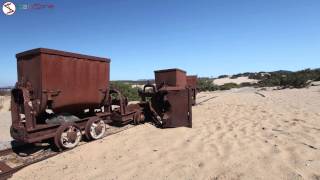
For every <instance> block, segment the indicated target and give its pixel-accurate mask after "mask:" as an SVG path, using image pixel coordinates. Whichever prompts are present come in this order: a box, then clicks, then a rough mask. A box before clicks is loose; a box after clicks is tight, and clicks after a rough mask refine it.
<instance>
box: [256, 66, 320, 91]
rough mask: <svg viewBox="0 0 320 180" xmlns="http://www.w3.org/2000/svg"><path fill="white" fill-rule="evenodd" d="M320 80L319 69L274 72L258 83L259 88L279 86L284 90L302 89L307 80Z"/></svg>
mask: <svg viewBox="0 0 320 180" xmlns="http://www.w3.org/2000/svg"><path fill="white" fill-rule="evenodd" d="M317 79H320V70H319V69H314V70H311V69H305V70H302V71H297V72H290V71H275V72H271V73H270V76H267V77H266V78H265V79H263V80H261V81H260V82H259V86H262V87H264V86H281V87H284V88H291V87H293V88H303V87H306V86H307V85H308V84H309V82H308V81H309V80H317Z"/></svg>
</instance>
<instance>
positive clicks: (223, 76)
mask: <svg viewBox="0 0 320 180" xmlns="http://www.w3.org/2000/svg"><path fill="white" fill-rule="evenodd" d="M227 77H229V76H228V75H220V76H218V79H221V78H227Z"/></svg>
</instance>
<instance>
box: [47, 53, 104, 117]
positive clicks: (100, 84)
mask: <svg viewBox="0 0 320 180" xmlns="http://www.w3.org/2000/svg"><path fill="white" fill-rule="evenodd" d="M41 59H42V67H43V68H42V70H43V72H42V77H43V79H42V91H53V92H60V93H59V95H57V96H55V97H53V106H52V107H53V110H54V111H55V112H69V113H75V112H77V111H79V110H83V109H86V108H99V105H100V103H101V101H102V99H103V93H102V91H104V90H106V88H107V87H108V86H109V62H104V61H94V60H88V59H81V58H75V57H66V56H60V55H55V54H42V58H41ZM47 98H48V97H47V94H45V93H44V94H43V96H42V102H43V103H42V104H45V102H46V100H47Z"/></svg>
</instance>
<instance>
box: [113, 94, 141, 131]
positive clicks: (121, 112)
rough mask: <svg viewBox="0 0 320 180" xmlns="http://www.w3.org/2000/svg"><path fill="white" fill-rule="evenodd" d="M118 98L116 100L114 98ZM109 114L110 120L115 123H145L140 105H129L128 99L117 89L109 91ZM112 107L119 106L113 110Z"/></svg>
mask: <svg viewBox="0 0 320 180" xmlns="http://www.w3.org/2000/svg"><path fill="white" fill-rule="evenodd" d="M113 95H115V96H116V98H114V97H113ZM109 98H110V99H109V102H110V103H111V105H110V106H109V110H108V111H109V112H110V113H111V116H110V119H111V120H112V122H113V123H116V124H120V125H124V124H127V123H130V122H131V121H134V123H135V124H139V122H141V121H143V120H144V118H143V115H142V113H143V108H142V107H141V106H140V105H139V104H129V105H128V100H127V98H126V97H124V96H123V95H122V94H121V92H120V91H119V90H117V89H115V88H111V89H110V91H109ZM112 105H117V106H119V108H116V109H114V110H113V109H112Z"/></svg>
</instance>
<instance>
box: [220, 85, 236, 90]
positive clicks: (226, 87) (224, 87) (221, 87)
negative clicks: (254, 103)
mask: <svg viewBox="0 0 320 180" xmlns="http://www.w3.org/2000/svg"><path fill="white" fill-rule="evenodd" d="M239 87H240V86H239V85H238V84H236V83H226V84H224V85H221V86H219V89H220V90H229V89H232V88H239Z"/></svg>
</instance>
